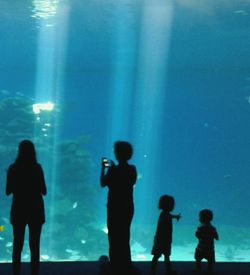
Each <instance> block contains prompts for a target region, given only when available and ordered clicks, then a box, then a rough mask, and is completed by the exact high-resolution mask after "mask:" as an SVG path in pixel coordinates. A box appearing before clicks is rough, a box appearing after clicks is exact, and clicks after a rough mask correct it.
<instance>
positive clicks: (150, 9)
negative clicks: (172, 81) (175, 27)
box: [134, 0, 173, 223]
mask: <svg viewBox="0 0 250 275" xmlns="http://www.w3.org/2000/svg"><path fill="white" fill-rule="evenodd" d="M172 21H173V3H172V1H165V0H148V1H145V4H144V10H143V16H142V33H141V41H140V47H139V48H140V49H139V62H138V63H139V64H138V76H137V89H136V98H135V101H136V112H137V113H136V118H135V123H134V132H135V136H134V143H135V144H136V152H137V153H136V154H135V162H136V163H138V172H139V174H140V175H141V180H140V181H141V183H138V184H137V186H136V189H135V200H136V204H137V209H138V211H137V215H136V219H137V217H140V219H142V221H140V222H144V223H146V222H147V221H149V215H150V213H149V212H150V211H149V212H148V211H145V209H155V208H156V207H155V205H156V202H155V198H156V197H157V195H158V194H156V192H158V191H156V190H155V189H156V188H155V184H156V182H155V181H156V175H158V174H159V171H158V170H157V168H158V165H157V163H158V154H161V148H160V147H159V144H161V138H160V137H161V131H162V129H161V128H162V124H161V123H162V118H163V106H164V99H165V94H166V81H167V63H168V56H169V44H170V35H171V30H172Z"/></svg>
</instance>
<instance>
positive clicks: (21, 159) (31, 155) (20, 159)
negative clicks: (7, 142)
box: [15, 140, 37, 164]
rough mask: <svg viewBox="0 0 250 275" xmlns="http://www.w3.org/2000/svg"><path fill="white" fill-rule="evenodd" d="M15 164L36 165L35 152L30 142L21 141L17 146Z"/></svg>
mask: <svg viewBox="0 0 250 275" xmlns="http://www.w3.org/2000/svg"><path fill="white" fill-rule="evenodd" d="M15 163H16V164H32V163H37V160H36V150H35V146H34V144H33V142H32V141H30V140H23V141H21V142H20V143H19V146H18V155H17V158H16V161H15Z"/></svg>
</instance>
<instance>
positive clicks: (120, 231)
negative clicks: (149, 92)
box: [101, 141, 137, 274]
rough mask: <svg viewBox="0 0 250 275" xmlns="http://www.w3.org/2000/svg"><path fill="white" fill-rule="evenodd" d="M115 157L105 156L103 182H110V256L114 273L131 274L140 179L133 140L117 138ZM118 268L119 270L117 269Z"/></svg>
mask: <svg viewBox="0 0 250 275" xmlns="http://www.w3.org/2000/svg"><path fill="white" fill-rule="evenodd" d="M114 153H115V158H116V159H117V161H118V165H115V164H114V162H113V161H111V160H107V159H104V158H103V160H102V169H101V186H102V187H105V186H107V187H108V189H109V191H108V203H107V226H108V239H109V258H110V263H111V271H112V272H113V274H128V273H129V272H130V270H131V254H130V225H131V222H132V218H133V214H134V203H133V186H134V184H135V182H136V178H137V172H136V167H135V166H134V165H131V164H129V163H128V160H129V159H131V157H132V154H133V149H132V146H131V144H130V143H128V142H125V141H117V142H116V143H115V145H114ZM117 272H118V273H117Z"/></svg>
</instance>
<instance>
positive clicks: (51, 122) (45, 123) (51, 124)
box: [32, 0, 69, 258]
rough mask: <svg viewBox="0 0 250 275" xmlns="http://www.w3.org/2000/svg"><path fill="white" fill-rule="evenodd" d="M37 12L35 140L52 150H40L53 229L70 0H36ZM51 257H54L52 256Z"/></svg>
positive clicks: (35, 10) (34, 13)
mask: <svg viewBox="0 0 250 275" xmlns="http://www.w3.org/2000/svg"><path fill="white" fill-rule="evenodd" d="M33 5H34V9H33V16H32V17H34V18H36V19H37V20H38V27H39V31H40V32H39V37H38V39H39V41H38V54H37V76H36V95H35V100H36V103H35V104H34V105H33V112H34V113H35V115H36V116H37V121H38V122H39V123H37V125H36V127H35V130H34V140H35V142H36V143H37V144H38V146H39V145H40V146H41V148H42V149H45V148H50V150H51V151H50V152H51V153H50V154H49V155H48V154H46V150H41V151H43V152H44V153H43V154H42V153H41V154H40V156H39V159H40V160H41V162H42V163H44V164H45V165H44V170H45V172H46V181H47V183H48V189H49V191H50V192H48V197H47V198H46V201H47V202H48V204H49V205H50V208H49V209H47V212H48V213H47V216H48V219H47V220H48V222H47V226H48V232H52V227H53V217H54V208H53V201H54V198H55V192H56V181H57V158H58V151H57V143H58V138H59V128H58V124H59V123H58V121H59V120H60V117H59V114H60V113H59V112H58V111H57V110H58V106H60V100H61V98H62V94H63V86H62V81H63V73H64V63H65V62H64V59H65V50H66V43H65V41H66V35H67V26H68V23H67V22H68V13H69V6H68V5H67V1H59V0H43V1H41V0H34V1H33ZM52 242H53V236H52V235H51V234H50V235H49V236H48V242H46V243H47V248H48V251H49V253H53V247H52ZM50 258H51V257H50Z"/></svg>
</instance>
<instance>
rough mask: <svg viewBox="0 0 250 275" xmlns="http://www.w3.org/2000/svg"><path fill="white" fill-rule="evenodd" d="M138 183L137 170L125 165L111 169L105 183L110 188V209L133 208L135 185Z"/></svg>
mask: <svg viewBox="0 0 250 275" xmlns="http://www.w3.org/2000/svg"><path fill="white" fill-rule="evenodd" d="M135 181H136V168H135V166H134V165H130V164H125V165H117V166H112V167H110V168H109V170H108V172H107V174H106V175H105V183H106V185H107V186H108V188H109V193H108V207H111V208H112V207H115V206H118V205H119V208H120V207H122V208H128V207H129V208H130V207H133V185H134V184H135Z"/></svg>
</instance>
